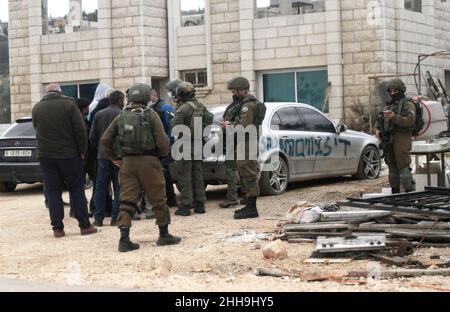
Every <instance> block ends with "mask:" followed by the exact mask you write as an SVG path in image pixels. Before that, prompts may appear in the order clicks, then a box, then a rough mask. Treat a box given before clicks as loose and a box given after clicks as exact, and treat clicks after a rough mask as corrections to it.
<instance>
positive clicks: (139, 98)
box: [127, 83, 152, 104]
mask: <svg viewBox="0 0 450 312" xmlns="http://www.w3.org/2000/svg"><path fill="white" fill-rule="evenodd" d="M151 92H152V88H151V87H150V86H149V85H148V84H145V83H137V84H135V85H134V86H132V87H131V88H130V89H129V91H128V94H127V98H128V100H129V101H132V102H134V103H143V104H147V103H148V102H149V101H150V95H151Z"/></svg>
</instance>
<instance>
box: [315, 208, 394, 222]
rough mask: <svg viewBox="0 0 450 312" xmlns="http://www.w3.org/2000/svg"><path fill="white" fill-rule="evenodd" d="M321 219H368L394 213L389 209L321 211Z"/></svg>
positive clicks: (362, 220)
mask: <svg viewBox="0 0 450 312" xmlns="http://www.w3.org/2000/svg"><path fill="white" fill-rule="evenodd" d="M320 215H321V221H347V222H349V221H355V220H358V221H361V222H364V221H369V220H373V219H380V218H385V217H389V216H392V215H394V212H391V211H376V210H375V211H342V212H323V213H321V214H320Z"/></svg>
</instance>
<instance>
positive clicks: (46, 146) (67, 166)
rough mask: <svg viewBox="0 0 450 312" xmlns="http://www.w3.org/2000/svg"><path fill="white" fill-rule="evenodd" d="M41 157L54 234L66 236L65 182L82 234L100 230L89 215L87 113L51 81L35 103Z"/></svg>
mask: <svg viewBox="0 0 450 312" xmlns="http://www.w3.org/2000/svg"><path fill="white" fill-rule="evenodd" d="M32 118H33V126H34V128H35V129H36V139H37V144H38V155H37V157H38V159H39V162H40V165H41V169H42V174H43V178H44V184H45V186H46V192H47V195H48V199H49V205H50V208H49V210H50V219H51V223H52V226H53V235H54V236H55V237H56V238H60V237H63V236H64V235H65V232H64V224H63V219H64V207H63V202H62V199H61V195H62V192H63V189H64V186H66V187H67V189H68V190H69V193H70V205H71V207H72V209H73V211H74V213H75V218H76V219H77V220H78V223H79V226H80V229H81V235H89V234H94V233H96V232H97V229H96V228H95V227H93V226H92V225H91V223H90V222H89V217H88V210H87V201H86V195H85V193H84V182H85V174H84V163H83V158H84V155H85V154H86V150H87V134H86V127H85V125H84V121H83V117H82V116H81V113H80V111H79V109H78V107H77V104H76V103H75V100H73V99H72V98H68V97H65V96H63V95H62V93H61V87H60V86H59V84H50V85H49V86H48V87H47V93H46V94H45V96H44V97H43V98H42V100H41V101H40V102H39V103H37V104H36V105H35V106H34V107H33V112H32Z"/></svg>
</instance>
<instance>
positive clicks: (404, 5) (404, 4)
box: [403, 0, 423, 13]
mask: <svg viewBox="0 0 450 312" xmlns="http://www.w3.org/2000/svg"><path fill="white" fill-rule="evenodd" d="M416 1H420V3H419V4H417V5H415V2H416ZM407 2H408V3H410V4H411V8H407V7H406V3H407ZM403 7H404V8H405V10H407V11H410V12H415V13H423V1H422V0H404V1H403ZM417 7H420V11H418V10H416V8H417Z"/></svg>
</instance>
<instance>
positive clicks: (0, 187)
mask: <svg viewBox="0 0 450 312" xmlns="http://www.w3.org/2000/svg"><path fill="white" fill-rule="evenodd" d="M16 187H17V184H16V183H12V182H0V192H1V193H12V192H14V191H15V190H16Z"/></svg>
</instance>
